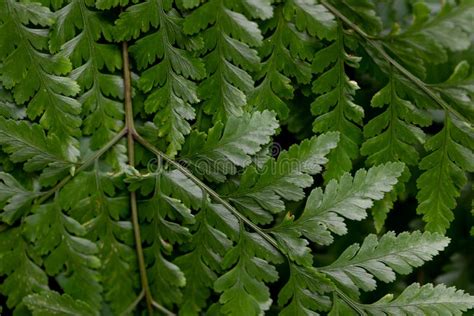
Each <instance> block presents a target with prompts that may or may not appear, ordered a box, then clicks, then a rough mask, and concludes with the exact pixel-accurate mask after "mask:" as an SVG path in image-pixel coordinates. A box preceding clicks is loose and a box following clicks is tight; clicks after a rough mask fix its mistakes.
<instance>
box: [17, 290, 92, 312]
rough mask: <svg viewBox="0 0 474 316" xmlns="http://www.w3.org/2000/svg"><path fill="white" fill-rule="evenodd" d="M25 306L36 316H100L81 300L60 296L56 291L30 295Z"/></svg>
mask: <svg viewBox="0 0 474 316" xmlns="http://www.w3.org/2000/svg"><path fill="white" fill-rule="evenodd" d="M24 302H25V305H26V306H28V308H29V309H30V310H31V311H32V313H33V315H34V316H48V315H77V316H90V315H99V313H98V312H97V311H95V310H94V309H92V308H91V307H90V306H89V305H87V304H86V303H84V302H83V301H80V300H75V299H73V298H72V297H71V296H69V295H67V294H63V295H61V294H58V293H57V292H54V291H44V292H41V293H40V294H32V295H28V296H27V297H25V299H24Z"/></svg>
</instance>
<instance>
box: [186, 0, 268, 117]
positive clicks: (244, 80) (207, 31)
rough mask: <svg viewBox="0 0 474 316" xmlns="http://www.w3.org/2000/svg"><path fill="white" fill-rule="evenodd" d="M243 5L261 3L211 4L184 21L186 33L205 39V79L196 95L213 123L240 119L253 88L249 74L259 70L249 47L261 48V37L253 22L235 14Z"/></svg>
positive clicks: (217, 0) (214, 0) (215, 1)
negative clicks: (236, 117) (238, 117)
mask: <svg viewBox="0 0 474 316" xmlns="http://www.w3.org/2000/svg"><path fill="white" fill-rule="evenodd" d="M242 3H255V4H259V3H264V1H263V0H257V1H252V2H250V1H233V2H224V1H222V0H210V1H208V2H206V3H204V4H202V5H200V6H199V7H198V8H196V9H194V10H193V11H192V12H191V14H190V15H188V16H187V17H186V19H185V21H184V31H185V32H186V33H188V34H196V33H198V32H200V33H201V34H202V37H203V39H204V48H203V54H205V55H204V56H203V59H204V61H205V65H206V71H207V78H206V79H204V80H203V82H202V83H201V84H200V85H199V90H198V92H199V95H200V97H201V98H202V99H203V100H204V103H203V111H204V112H205V113H206V114H209V115H212V117H213V120H214V122H216V121H218V120H222V121H225V120H226V119H228V118H229V117H232V116H240V115H242V113H243V107H244V106H245V105H246V104H247V95H248V93H249V92H250V91H252V89H253V88H254V81H253V79H252V77H251V75H250V74H249V72H253V71H257V70H259V68H260V58H259V57H258V55H257V52H256V51H255V49H253V48H252V47H258V46H260V45H261V44H262V39H263V37H262V34H261V32H260V30H259V28H258V25H257V24H256V23H255V22H252V21H249V20H248V19H247V18H246V17H245V15H243V14H241V13H238V12H236V11H234V9H235V8H237V9H238V7H239V6H240V5H242ZM215 87H219V89H216V88H215Z"/></svg>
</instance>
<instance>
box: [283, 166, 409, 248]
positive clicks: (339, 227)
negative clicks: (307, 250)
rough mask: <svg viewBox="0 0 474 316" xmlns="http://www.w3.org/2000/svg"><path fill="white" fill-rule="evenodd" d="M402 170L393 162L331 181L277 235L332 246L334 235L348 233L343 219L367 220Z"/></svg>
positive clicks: (314, 192) (402, 167) (310, 198)
mask: <svg viewBox="0 0 474 316" xmlns="http://www.w3.org/2000/svg"><path fill="white" fill-rule="evenodd" d="M403 169H404V165H403V164H402V163H396V162H393V163H387V164H384V165H379V166H375V167H372V168H370V169H369V170H368V171H365V170H363V169H361V170H359V171H357V172H356V174H355V176H354V177H352V176H351V175H349V174H348V173H346V174H344V175H343V176H342V177H341V178H340V180H339V182H338V181H336V180H331V181H330V182H329V183H328V184H327V186H326V189H325V190H324V192H323V190H322V189H320V188H317V189H314V190H313V191H312V192H311V194H310V195H309V197H308V200H307V201H306V206H305V209H304V211H303V214H301V216H300V217H299V218H297V219H296V220H294V222H293V223H292V224H289V223H287V224H286V225H285V227H282V228H279V229H278V230H277V231H275V232H274V234H278V235H280V236H281V233H282V231H283V232H285V231H286V232H289V231H291V232H292V234H294V233H297V234H298V235H300V236H301V235H303V236H304V237H306V238H307V239H309V240H311V241H312V242H315V243H318V244H321V245H328V244H330V243H332V241H333V237H332V236H331V232H332V233H335V234H337V235H343V234H346V233H347V228H346V225H345V223H344V218H347V219H351V220H361V219H363V218H365V217H366V216H367V213H366V210H367V209H369V208H370V207H372V205H373V202H374V201H377V200H380V199H382V198H383V197H384V194H385V193H386V192H390V191H391V190H392V188H393V186H394V185H395V184H396V183H397V178H398V177H400V175H401V173H402V171H403Z"/></svg>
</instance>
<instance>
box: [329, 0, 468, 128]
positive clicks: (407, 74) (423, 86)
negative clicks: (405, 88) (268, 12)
mask: <svg viewBox="0 0 474 316" xmlns="http://www.w3.org/2000/svg"><path fill="white" fill-rule="evenodd" d="M321 4H322V5H323V6H325V7H326V8H327V9H328V10H329V11H330V12H331V13H333V14H334V15H335V16H337V17H338V18H339V19H341V20H342V21H343V22H344V23H345V24H347V25H348V26H349V27H350V28H351V29H352V30H354V31H355V32H356V33H357V34H359V35H360V36H361V37H362V38H363V39H365V41H366V42H367V43H368V44H369V45H370V46H372V48H374V49H375V50H376V51H377V52H378V53H379V54H380V55H381V56H382V57H383V58H384V59H385V60H386V61H387V62H388V63H389V64H391V65H392V66H393V67H395V69H397V70H398V71H399V72H400V73H401V74H402V75H404V76H405V77H406V78H408V80H410V81H411V82H413V83H414V84H415V85H416V86H417V87H418V88H420V89H421V90H422V91H423V92H424V93H425V94H426V95H427V96H428V97H430V98H431V99H432V100H433V101H435V102H436V103H437V104H438V105H439V106H441V108H442V109H444V110H447V111H449V112H451V113H453V114H454V115H455V116H456V117H457V118H458V119H460V120H461V121H463V122H466V123H467V124H469V126H470V125H471V124H470V123H469V120H468V119H466V118H465V117H464V116H463V115H462V114H461V113H459V112H458V111H456V110H455V109H454V108H453V107H451V106H450V105H449V104H448V103H447V102H445V101H444V100H443V99H442V98H441V97H440V96H438V95H437V94H436V93H435V92H434V91H433V90H432V89H430V88H429V87H428V86H427V84H426V83H425V82H423V81H422V80H421V79H420V78H418V77H417V76H415V75H414V74H412V73H411V72H410V71H409V70H408V69H406V68H405V67H403V66H402V65H401V64H400V63H399V62H397V61H396V60H395V59H393V58H392V57H391V56H390V55H389V54H388V53H387V52H386V51H385V49H384V48H383V45H381V44H380V43H378V42H377V41H376V40H374V39H375V38H374V37H372V36H370V35H369V34H367V33H365V32H364V31H363V30H362V29H361V28H360V27H359V26H357V25H356V24H354V23H353V22H352V21H351V20H349V18H347V17H346V16H345V15H344V14H342V13H341V12H340V11H339V10H337V9H336V8H335V7H333V6H332V5H330V4H329V3H328V2H327V1H326V0H321Z"/></svg>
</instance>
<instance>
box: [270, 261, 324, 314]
mask: <svg viewBox="0 0 474 316" xmlns="http://www.w3.org/2000/svg"><path fill="white" fill-rule="evenodd" d="M332 290H333V284H332V282H331V281H330V280H329V279H327V278H326V277H325V276H324V275H323V274H322V273H319V272H318V271H317V270H316V269H315V268H313V267H301V266H298V265H296V264H294V263H290V279H289V280H288V282H287V283H286V284H285V286H284V287H283V288H282V289H281V291H280V293H279V294H278V305H280V306H281V307H283V309H282V310H281V315H283V316H292V315H319V314H318V313H316V312H317V311H328V310H329V308H330V306H331V300H330V298H329V297H328V295H327V293H329V292H331V291H332ZM288 302H289V304H288Z"/></svg>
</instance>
